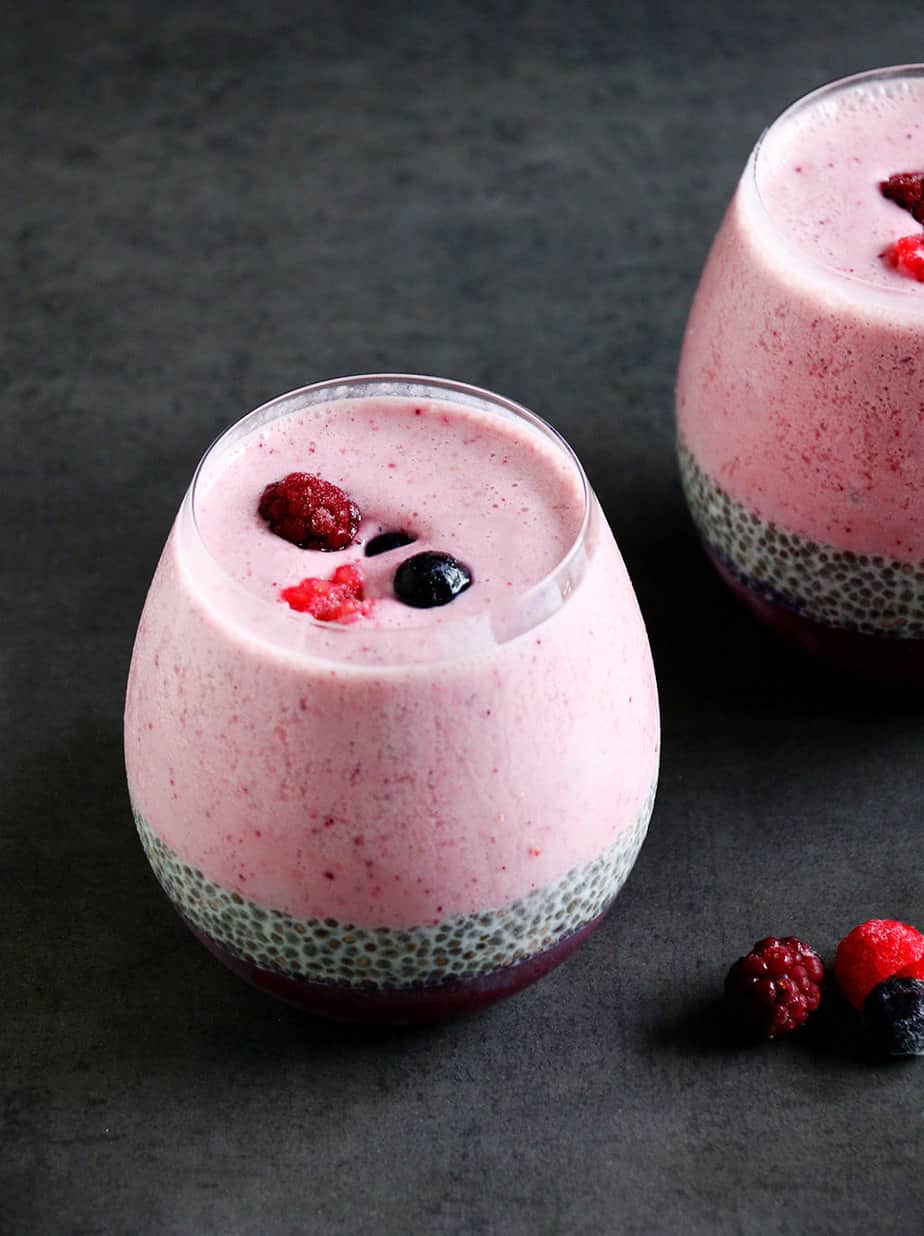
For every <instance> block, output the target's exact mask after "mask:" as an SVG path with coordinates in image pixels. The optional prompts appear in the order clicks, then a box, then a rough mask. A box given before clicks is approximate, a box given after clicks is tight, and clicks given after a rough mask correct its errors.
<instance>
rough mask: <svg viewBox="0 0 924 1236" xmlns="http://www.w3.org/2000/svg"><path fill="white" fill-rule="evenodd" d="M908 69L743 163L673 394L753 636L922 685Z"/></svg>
mask: <svg viewBox="0 0 924 1236" xmlns="http://www.w3.org/2000/svg"><path fill="white" fill-rule="evenodd" d="M922 339H924V68H922V67H921V66H910V67H904V68H893V69H883V70H878V71H874V72H870V73H864V74H860V75H858V76H856V77H852V78H848V79H846V80H844V81H839V82H835V83H833V84H832V85H829V86H825V87H823V88H822V89H820V90H817V91H815V92H814V93H813V94H810V95H808V96H807V97H806V98H804V99H802V100H800V101H799V102H798V103H795V104H794V105H793V106H792V107H790V108H789V109H788V110H787V111H786V112H784V113H783V115H782V116H781V117H780V118H779V119H778V120H777V121H776V122H775V123H774V124H773V125H772V126H771V127H770V129H769V130H768V131H767V132H766V133H765V134H764V136H763V138H762V139H761V140H760V142H759V143H758V145H757V147H756V149H755V151H754V153H753V154H752V155H751V158H750V160H749V162H748V165H747V167H746V169H745V172H744V175H743V177H742V179H741V182H740V184H739V186H738V190H737V192H736V194H735V197H734V199H733V201H732V203H731V205H730V207H729V209H728V212H727V214H726V217H725V220H724V222H723V224H722V228H721V230H720V232H719V234H718V236H717V238H716V241H715V244H714V246H713V249H712V252H711V254H710V256H709V260H708V262H707V265H706V268H705V271H704V273H703V276H702V281H701V283H700V287H699V290H698V292H697V296H696V300H695V303H694V305H693V309H692V312H691V314H690V319H689V323H688V326H687V331H686V336H685V339H684V346H683V353H682V357H681V363H680V371H679V375H678V386H677V418H678V432H679V451H680V463H681V472H682V478H683V483H684V489H685V493H686V497H687V501H688V503H689V506H690V509H691V511H692V513H693V517H694V519H695V521H696V524H697V526H698V529H699V532H700V534H701V536H702V539H703V541H704V543H705V546H706V549H707V551H708V553H709V554H710V556H711V558H712V560H713V562H714V563H715V565H716V567H717V568H718V570H719V572H720V573H721V574H722V575H723V577H724V578H725V579H726V581H727V582H728V583H729V585H730V586H731V587H732V588H733V589H734V591H735V592H736V593H737V594H738V596H739V597H741V598H742V599H743V600H744V601H745V602H746V603H747V604H748V605H749V606H750V608H751V609H752V610H753V611H754V612H756V613H757V614H758V615H759V616H760V617H761V618H762V619H763V620H764V621H765V622H767V623H769V624H770V625H771V626H772V627H773V628H774V629H776V630H778V631H779V632H780V633H782V634H783V635H784V636H786V637H788V638H789V639H790V640H792V641H795V642H796V643H797V644H799V645H801V646H802V647H803V648H805V649H807V650H809V651H811V652H814V653H818V654H821V655H822V656H825V657H827V658H829V659H831V660H834V661H835V662H837V663H839V664H841V665H843V666H847V667H849V668H851V669H853V670H857V671H860V672H862V673H868V674H872V675H875V676H883V677H887V678H890V679H893V680H897V681H899V682H909V683H921V682H924V502H922V500H921V495H922V489H924V349H922Z"/></svg>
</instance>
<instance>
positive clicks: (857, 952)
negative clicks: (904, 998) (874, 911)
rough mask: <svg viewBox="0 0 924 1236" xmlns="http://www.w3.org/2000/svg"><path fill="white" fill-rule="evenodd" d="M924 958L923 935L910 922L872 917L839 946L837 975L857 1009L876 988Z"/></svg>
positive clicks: (835, 971)
mask: <svg viewBox="0 0 924 1236" xmlns="http://www.w3.org/2000/svg"><path fill="white" fill-rule="evenodd" d="M922 956H924V936H922V935H921V933H920V932H919V931H917V930H915V928H914V927H909V926H908V925H907V923H898V922H895V921H894V920H893V919H888V918H871V919H870V920H869V922H866V923H861V924H860V926H859V927H854V929H853V931H851V932H850V933H849V934H848V935H846V936H845V937H844V938H843V940H841V942H840V944H839V945H838V946H837V956H836V957H835V958H834V974H835V977H836V978H837V981H838V984H839V985H840V988H841V991H842V992H843V993H844V995H845V996H846V997H847V999H848V1000H849V1001H850V1003H851V1004H852V1005H853V1007H854V1008H855V1009H862V1007H863V1001H864V1000H865V999H866V997H867V996H868V995H869V993H870V992H871V991H872V990H873V988H874V987H875V986H876V985H877V983H881V982H883V981H884V980H885V979H887V978H891V977H892V975H893V974H895V972H896V971H897V970H901V969H902V968H903V967H904V966H908V965H910V964H911V963H912V962H915V961H919V960H920V959H921V957H922Z"/></svg>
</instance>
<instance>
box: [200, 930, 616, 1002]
mask: <svg viewBox="0 0 924 1236" xmlns="http://www.w3.org/2000/svg"><path fill="white" fill-rule="evenodd" d="M181 917H182V916H181ZM603 918H604V915H603V914H600V915H598V916H597V918H595V919H592V920H591V921H590V922H588V923H585V924H584V925H583V927H580V928H579V929H578V930H577V931H575V932H572V934H571V935H569V936H566V937H565V938H564V939H562V940H559V941H558V942H557V943H556V944H553V945H552V946H551V947H550V948H548V949H546V950H545V951H544V952H542V953H537V954H535V955H534V956H532V957H527V958H526V960H525V961H520V962H517V963H516V964H515V965H512V966H504V967H503V968H502V969H500V970H496V971H494V973H493V974H482V975H477V976H476V977H473V978H466V979H457V980H451V981H449V982H446V983H439V984H437V985H435V986H432V987H423V986H421V987H403V988H399V987H393V988H372V987H369V988H363V987H346V986H338V985H337V984H334V983H317V982H312V981H311V980H309V979H302V978H298V977H296V976H294V975H289V974H281V973H279V972H278V971H276V970H269V969H265V968H263V967H261V966H257V965H255V964H254V963H253V962H251V961H245V960H243V959H242V958H240V957H235V956H234V954H233V953H231V952H229V951H228V950H227V949H226V948H224V947H223V946H222V945H221V944H219V943H218V942H217V941H215V940H213V939H212V938H211V936H208V935H206V933H205V932H204V931H201V930H200V929H199V928H197V927H194V926H193V924H192V923H190V922H189V920H188V919H185V918H184V920H183V921H184V922H185V923H186V925H187V927H189V929H190V931H191V932H192V933H193V935H195V936H196V937H197V939H199V940H200V941H201V942H202V943H203V944H204V945H205V947H206V948H207V949H208V950H209V952H210V953H211V954H212V955H213V956H214V957H217V958H218V960H219V961H220V962H221V963H222V964H223V965H225V966H227V967H228V969H229V970H232V971H233V972H234V973H235V974H237V975H238V976H239V977H240V978H243V979H245V980H246V981H247V982H248V983H250V984H252V985H253V986H254V987H257V988H259V990H260V991H265V992H267V993H268V994H269V995H271V996H275V997H276V998H277V999H279V1000H284V1001H285V1002H286V1003H287V1004H292V1005H295V1006H296V1007H297V1008H300V1009H302V1010H303V1011H304V1012H306V1013H311V1014H314V1015H315V1016H317V1017H326V1018H330V1019H332V1020H334V1021H350V1022H369V1023H377V1024H384V1025H424V1024H426V1023H428V1022H438V1021H446V1020H448V1019H449V1018H451V1017H456V1016H458V1015H459V1014H461V1013H473V1012H475V1011H476V1010H477V1009H480V1008H485V1007H486V1006H487V1005H489V1004H494V1003H495V1001H497V1000H503V999H504V998H505V997H507V996H512V995H514V993H515V992H518V991H521V990H522V989H523V988H524V987H528V986H529V984H530V983H535V982H536V980H537V979H540V978H542V976H543V975H544V974H548V972H549V971H550V970H553V969H554V968H555V967H556V966H557V965H559V964H560V963H561V962H563V961H564V960H565V958H566V957H568V956H570V954H571V953H573V952H574V951H575V950H576V949H577V948H579V947H580V946H581V944H583V943H584V941H585V940H586V939H587V937H588V936H589V935H591V933H592V932H593V931H595V930H596V928H597V927H598V926H599V925H600V923H601V922H602V921H603Z"/></svg>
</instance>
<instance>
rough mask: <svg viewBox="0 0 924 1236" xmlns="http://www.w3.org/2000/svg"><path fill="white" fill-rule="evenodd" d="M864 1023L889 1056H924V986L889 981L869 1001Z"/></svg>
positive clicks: (909, 980)
mask: <svg viewBox="0 0 924 1236" xmlns="http://www.w3.org/2000/svg"><path fill="white" fill-rule="evenodd" d="M863 1023H864V1025H865V1026H866V1029H867V1032H868V1033H869V1036H870V1039H871V1040H872V1043H873V1045H874V1046H875V1047H876V1048H877V1049H878V1050H879V1051H880V1052H882V1053H883V1055H886V1056H924V983H922V982H920V981H919V980H918V979H913V978H898V977H895V978H888V979H886V980H885V982H884V983H879V984H877V986H875V987H874V988H873V990H872V991H871V992H870V993H869V995H868V996H867V997H866V1002H865V1004H864V1005H863Z"/></svg>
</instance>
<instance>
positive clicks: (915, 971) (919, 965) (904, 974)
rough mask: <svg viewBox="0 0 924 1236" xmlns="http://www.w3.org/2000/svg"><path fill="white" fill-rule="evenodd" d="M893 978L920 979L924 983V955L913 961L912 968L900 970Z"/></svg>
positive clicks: (905, 967)
mask: <svg viewBox="0 0 924 1236" xmlns="http://www.w3.org/2000/svg"><path fill="white" fill-rule="evenodd" d="M892 977H893V978H910V979H920V980H921V982H922V983H924V953H922V954H921V956H920V957H919V958H918V959H917V961H913V962H912V963H911V965H910V966H902V968H901V969H900V970H896V971H895V973H894V974H893V975H892Z"/></svg>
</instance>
